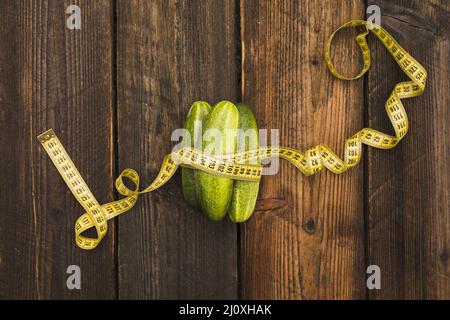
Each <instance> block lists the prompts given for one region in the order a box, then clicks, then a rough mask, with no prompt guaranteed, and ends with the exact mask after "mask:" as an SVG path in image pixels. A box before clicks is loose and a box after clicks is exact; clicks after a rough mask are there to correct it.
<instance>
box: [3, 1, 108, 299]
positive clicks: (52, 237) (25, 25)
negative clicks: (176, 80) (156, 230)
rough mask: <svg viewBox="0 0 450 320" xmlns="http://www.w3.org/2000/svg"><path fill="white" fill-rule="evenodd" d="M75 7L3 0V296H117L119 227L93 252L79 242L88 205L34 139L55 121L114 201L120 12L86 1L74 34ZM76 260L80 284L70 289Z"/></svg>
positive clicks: (104, 195)
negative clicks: (116, 20) (70, 10)
mask: <svg viewBox="0 0 450 320" xmlns="http://www.w3.org/2000/svg"><path fill="white" fill-rule="evenodd" d="M68 5H69V4H68V3H65V2H64V1H59V0H54V1H1V2H0V13H1V17H2V27H1V28H0V43H1V48H0V104H1V107H0V108H1V109H0V127H1V129H2V134H1V138H0V139H1V145H2V148H3V149H2V151H1V155H0V158H1V161H0V170H1V172H2V175H3V176H2V182H3V183H4V184H5V185H4V187H3V188H5V189H2V192H0V203H1V210H0V215H1V218H0V298H16V299H19V298H20V299H24V298H26V299H34V298H39V299H62V298H64V299H66V298H67V299H73V298H114V297H115V283H116V280H115V274H116V269H115V262H114V259H115V258H114V257H115V254H114V252H115V245H114V233H115V232H114V224H113V223H110V224H109V233H108V236H107V238H106V239H105V241H104V242H103V243H102V245H101V246H100V247H99V248H98V249H97V250H95V252H87V251H83V250H80V249H79V248H78V247H77V246H76V245H75V243H74V239H73V237H74V236H73V232H74V222H75V220H76V218H77V217H78V216H79V215H80V214H82V213H83V212H82V209H81V207H80V206H79V205H78V203H76V201H75V199H74V198H73V196H72V195H71V194H70V192H69V191H68V189H67V187H66V185H65V184H64V182H63V181H62V179H61V178H60V176H59V174H58V172H57V171H56V170H55V168H54V166H53V164H52V163H51V162H50V161H49V159H48V157H47V154H46V153H45V151H44V150H43V149H42V148H41V146H40V143H39V142H38V141H37V139H36V136H37V135H38V134H39V133H41V132H43V131H44V130H46V129H48V128H54V129H55V130H56V131H57V132H58V135H59V136H60V138H61V140H62V141H63V143H64V144H65V146H66V147H67V149H68V150H70V154H71V156H72V157H73V160H74V161H75V163H76V165H77V166H78V168H79V170H80V172H81V173H82V174H83V175H84V177H85V179H86V181H87V182H88V184H89V186H90V187H91V188H92V190H93V191H94V193H95V195H96V197H98V199H99V201H102V202H106V201H111V200H112V199H113V192H112V183H113V181H114V180H113V167H114V164H113V161H114V158H113V149H112V140H111V139H112V136H111V132H112V128H113V123H112V109H113V104H112V97H113V92H112V83H113V79H112V76H111V74H112V73H111V71H112V68H113V65H112V59H111V58H112V53H113V52H112V43H113V29H112V12H113V11H112V7H111V5H110V2H109V1H106V0H105V1H90V2H89V3H87V2H83V25H82V28H81V30H75V31H70V30H68V29H67V28H66V15H65V10H66V8H67V7H68ZM99 26H101V27H99ZM73 264H74V265H78V266H80V268H81V270H82V290H68V289H67V287H66V279H67V276H68V275H67V274H66V269H67V267H68V266H69V265H73Z"/></svg>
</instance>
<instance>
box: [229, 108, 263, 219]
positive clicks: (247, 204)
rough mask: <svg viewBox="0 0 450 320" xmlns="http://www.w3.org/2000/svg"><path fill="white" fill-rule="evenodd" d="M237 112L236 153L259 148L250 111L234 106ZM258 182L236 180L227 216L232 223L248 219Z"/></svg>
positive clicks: (253, 119)
mask: <svg viewBox="0 0 450 320" xmlns="http://www.w3.org/2000/svg"><path fill="white" fill-rule="evenodd" d="M236 107H237V109H238V110H239V129H240V131H239V133H240V134H238V144H237V151H238V152H241V151H248V150H254V149H257V148H258V147H259V134H258V125H257V123H256V119H255V116H254V115H253V113H252V111H251V109H250V108H249V107H248V106H246V105H245V104H242V103H238V104H237V105H236ZM258 190H259V181H258V182H250V181H242V180H236V181H235V182H234V188H233V195H232V197H231V202H230V206H229V209H228V216H229V217H230V219H231V220H232V221H233V222H244V221H246V220H247V219H249V218H250V216H251V215H252V213H253V210H254V209H255V205H256V199H257V198H258Z"/></svg>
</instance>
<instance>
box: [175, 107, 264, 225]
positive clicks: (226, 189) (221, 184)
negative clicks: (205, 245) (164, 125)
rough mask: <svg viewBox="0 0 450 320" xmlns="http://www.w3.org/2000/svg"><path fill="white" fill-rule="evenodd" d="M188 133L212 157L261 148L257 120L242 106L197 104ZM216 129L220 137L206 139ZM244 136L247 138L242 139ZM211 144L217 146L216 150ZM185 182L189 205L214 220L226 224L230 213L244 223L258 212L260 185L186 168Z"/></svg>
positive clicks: (192, 144)
mask: <svg viewBox="0 0 450 320" xmlns="http://www.w3.org/2000/svg"><path fill="white" fill-rule="evenodd" d="M199 124H201V125H199ZM185 129H187V130H188V131H189V133H190V136H191V146H196V147H197V146H201V147H202V148H203V151H204V152H206V150H208V149H211V150H213V151H212V152H210V154H211V155H214V154H219V153H221V154H230V153H231V154H232V153H234V152H240V151H248V150H252V149H256V148H258V147H259V140H258V126H257V124H256V119H255V117H254V115H253V113H252V111H251V110H250V108H249V107H248V106H246V105H244V104H242V103H238V104H237V105H234V104H233V103H231V102H229V101H221V102H219V103H217V104H216V105H215V106H214V107H211V106H210V105H209V104H208V103H207V102H203V101H198V102H194V103H193V105H192V106H191V109H190V110H189V113H188V116H187V118H186V122H185ZM212 129H215V130H216V132H218V133H220V134H219V135H216V137H214V139H207V136H206V135H207V134H208V132H211V131H214V130H212ZM238 129H241V130H238ZM243 132H245V133H246V134H245V136H241V135H240V133H243ZM238 133H239V134H238ZM249 133H250V134H249ZM202 134H203V135H202ZM250 136H253V137H255V138H254V139H251V138H249V137H250ZM217 139H220V140H221V141H217ZM211 144H214V147H213V148H211V147H212V146H211ZM218 145H219V148H217V146H218ZM230 146H231V148H230ZM220 149H222V150H220ZM227 149H228V150H227ZM230 149H232V150H230ZM182 182H183V195H184V198H185V200H186V202H187V203H188V204H189V205H190V206H191V207H194V208H200V209H201V210H202V211H203V213H204V214H205V215H206V216H207V217H208V218H210V219H211V220H214V221H219V220H222V219H223V218H224V217H225V215H226V214H227V213H228V216H229V218H230V219H231V220H232V221H233V222H244V221H246V220H248V219H249V218H250V216H251V215H252V213H253V210H254V208H255V204H256V199H257V197H258V189H259V182H249V181H241V180H232V179H229V178H224V177H220V176H216V175H212V174H210V173H206V172H203V171H200V170H195V169H189V168H182Z"/></svg>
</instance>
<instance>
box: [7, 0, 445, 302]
mask: <svg viewBox="0 0 450 320" xmlns="http://www.w3.org/2000/svg"><path fill="white" fill-rule="evenodd" d="M70 4H78V5H79V6H80V7H81V14H82V16H81V18H82V26H81V30H68V29H67V28H66V27H65V21H66V18H67V17H68V15H67V14H65V10H66V8H67V7H68V6H69V5H70ZM370 4H377V5H379V6H380V8H381V12H382V20H381V23H382V26H383V27H385V28H386V29H387V30H388V31H389V32H391V33H392V35H393V36H394V37H395V38H396V39H397V40H398V42H399V43H400V44H401V45H402V46H404V47H405V49H407V50H408V51H410V52H411V53H412V55H413V56H414V57H415V58H416V59H417V60H418V61H420V62H421V63H422V64H423V65H424V66H425V68H426V69H427V71H428V73H429V82H428V86H427V88H426V91H425V93H424V95H422V96H420V97H418V98H414V99H410V100H407V101H405V107H406V110H407V113H408V116H409V119H410V123H411V130H410V132H409V133H408V135H407V136H406V138H405V139H404V140H403V141H402V142H401V143H400V145H399V146H397V147H396V148H395V149H393V150H390V151H383V150H377V149H373V148H370V149H368V148H365V152H364V159H363V161H362V163H360V165H359V166H358V167H356V168H355V169H352V170H351V171H349V172H348V173H345V174H343V175H340V176H336V175H333V174H331V173H330V172H325V171H324V172H321V173H320V174H318V175H315V176H312V177H309V178H305V177H304V176H302V175H301V174H300V173H299V172H297V171H296V169H295V168H294V167H292V166H289V165H288V164H287V163H284V162H282V163H281V168H280V172H279V174H278V175H276V176H270V177H264V178H263V181H262V187H261V191H260V194H259V201H258V205H257V206H258V207H257V210H256V212H255V213H254V215H253V217H252V219H251V220H250V221H249V222H247V223H245V224H242V225H235V224H233V223H231V222H229V221H226V220H225V221H224V222H221V223H213V222H210V221H208V220H207V219H206V218H204V217H203V216H202V215H201V214H200V213H199V212H197V211H195V210H192V209H189V208H187V207H186V206H185V204H184V202H183V199H182V193H181V188H180V185H181V183H180V174H179V173H178V174H177V175H176V176H175V178H174V179H172V181H170V183H169V184H168V185H167V186H165V187H164V188H162V189H159V190H157V191H156V192H153V193H152V194H150V195H145V196H143V197H142V198H141V199H140V201H139V202H138V204H137V206H136V207H135V208H134V209H133V210H132V211H131V212H129V213H127V214H125V215H122V216H120V217H119V218H117V219H115V220H114V221H110V223H109V233H108V235H107V237H106V238H105V240H104V241H103V242H102V244H101V245H100V246H99V247H98V248H97V249H96V250H94V251H92V252H88V251H83V250H81V249H79V248H78V247H77V246H76V245H75V243H74V240H73V225H74V221H75V220H76V218H77V217H78V216H79V215H80V214H81V213H82V211H81V210H82V209H81V207H80V206H79V205H78V204H77V202H76V201H75V199H74V198H73V196H72V195H71V194H70V192H69V191H68V189H67V188H66V186H65V184H64V182H63V181H62V179H61V178H60V176H59V174H58V173H57V171H56V170H55V168H54V167H53V165H52V164H51V162H50V160H49V159H48V157H47V155H46V154H45V152H44V150H43V149H42V148H41V147H40V144H39V142H38V141H37V139H36V136H37V135H38V134H39V133H41V132H42V131H44V130H46V129H48V128H54V129H55V130H56V132H57V133H58V135H59V137H60V139H61V140H62V142H63V143H64V144H65V146H66V148H67V150H68V151H69V153H70V155H71V157H72V159H73V160H74V162H75V163H76V165H77V166H78V168H79V170H80V172H81V173H82V174H83V176H84V178H85V180H86V181H87V182H88V184H89V186H90V187H91V189H92V190H93V192H94V194H95V195H96V197H97V199H98V200H99V201H100V202H102V203H104V202H107V201H111V200H114V199H116V198H117V194H116V193H115V191H114V189H113V181H114V179H115V177H116V176H117V175H118V174H119V173H120V171H121V170H122V169H124V168H126V167H131V168H135V169H136V170H137V171H138V172H140V173H141V174H142V178H143V181H144V182H149V181H151V180H152V179H153V178H154V177H155V175H156V173H157V171H158V168H159V165H160V163H161V160H162V158H163V155H164V154H165V153H167V152H169V151H170V150H171V147H172V145H173V143H171V142H170V134H171V132H172V130H173V129H175V128H178V127H181V126H182V124H183V122H184V118H185V115H186V113H187V111H188V109H189V106H190V104H191V103H192V102H193V101H195V100H200V99H201V100H208V101H210V102H211V103H214V102H217V101H219V100H221V99H228V100H232V101H237V100H243V101H245V102H246V103H248V104H250V105H251V106H252V107H253V109H254V111H255V114H256V117H257V120H258V122H259V126H260V127H261V128H279V129H280V143H281V144H282V145H286V146H290V147H294V148H298V149H300V150H305V149H307V148H308V147H311V146H313V145H315V144H317V143H325V144H328V145H330V146H331V147H332V148H334V150H336V152H337V153H338V154H342V151H343V142H344V140H345V138H346V137H348V136H350V135H351V134H352V133H354V132H355V131H357V130H358V129H360V128H362V127H363V126H372V127H374V128H377V129H381V130H386V131H388V132H391V128H390V125H389V121H388V118H387V116H386V114H385V111H384V102H385V99H386V98H387V96H388V94H389V93H390V92H391V90H392V89H393V87H394V84H395V83H396V82H399V81H402V80H404V79H406V77H405V75H404V74H403V73H402V72H401V71H400V69H399V68H398V66H397V65H396V64H395V62H394V61H393V59H392V58H391V57H390V56H389V54H388V53H387V51H386V50H385V48H384V47H383V46H382V45H380V43H379V42H377V40H376V39H375V38H374V37H373V36H370V37H369V46H370V48H371V52H372V58H373V65H372V68H371V70H370V72H369V73H368V75H366V76H365V77H364V79H360V80H358V81H353V82H343V81H339V80H336V79H334V78H333V77H332V76H331V75H330V73H329V72H328V70H327V67H326V65H325V63H324V59H323V49H324V44H325V41H326V39H327V37H328V36H329V35H330V34H331V32H332V31H333V30H334V29H335V28H336V27H338V26H339V25H341V24H342V23H344V22H346V21H348V20H350V19H364V18H365V11H366V8H367V6H368V5H370ZM449 10H450V6H449V3H448V1H446V0H441V1H439V0H427V1H420V0H416V1H406V0H404V1H389V0H369V1H362V0H354V1H343V0H342V1H331V0H330V1H323V0H316V1H311V0H308V1H306V0H302V1H294V0H286V1H262V0H261V1H257V0H241V1H239V0H232V1H207V0H203V1H201V0H198V1H194V0H189V1H175V0H170V1H166V0H164V1H163V0H161V1H157V0H146V1H144V0H141V1H125V0H123V1H122V0H116V1H107V0H91V1H85V0H83V1H82V0H78V1H75V0H71V1H68V0H64V1H62V0H52V1H38V0H21V1H14V0H5V1H1V2H0V16H1V20H2V26H1V28H0V128H1V133H2V134H1V136H0V145H1V146H2V150H1V152H0V172H1V173H2V178H1V181H2V184H3V186H2V190H1V192H0V298H3V299H5V298H13V299H61V298H64V299H80V298H86V299H91V298H98V299H116V298H121V299H135V298H137V299H156V298H175V299H177V298H191V299H196V298H205V299H218V298H224V299H235V298H248V299H366V298H368V299H388V298H397V299H413V298H418V299H422V298H424V299H433V298H438V299H444V298H447V299H449V298H450V209H449V208H450V205H449V190H450V175H449V168H450V163H449V145H450V140H449V134H450V130H449V125H448V121H449V120H450V117H449V108H448V107H449V98H448V97H449V95H448V92H449V89H450V84H449V77H448V75H449V66H448V65H449V60H450V59H449V52H450V50H449V34H450V32H449V25H448V21H449V17H450V13H449ZM353 35H354V33H352V32H351V31H350V32H343V33H342V34H340V35H339V36H338V39H336V41H335V45H334V48H333V50H334V52H335V54H334V56H335V61H336V63H337V64H339V69H340V70H344V72H345V73H351V72H355V71H356V70H357V67H358V65H357V61H359V52H358V50H357V47H356V46H355V45H354V43H353V44H352V41H353V40H352V39H353V38H352V36H353ZM72 264H76V265H79V266H80V267H81V271H82V289H81V290H68V289H67V288H66V278H67V276H68V275H67V274H66V268H67V266H69V265H72ZM371 264H376V265H379V266H380V268H381V286H382V289H381V290H367V289H366V285H365V280H366V267H367V266H368V265H371Z"/></svg>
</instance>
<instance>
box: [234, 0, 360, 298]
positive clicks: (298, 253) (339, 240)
mask: <svg viewBox="0 0 450 320" xmlns="http://www.w3.org/2000/svg"><path fill="white" fill-rule="evenodd" d="M241 8H242V11H241V19H242V20H241V21H242V38H243V48H242V49H243V50H242V52H243V59H242V60H243V68H242V72H243V77H242V78H243V81H244V82H243V99H244V101H245V102H246V103H248V104H250V105H251V106H253V108H254V110H255V112H256V117H257V120H258V121H259V126H260V127H262V128H279V130H280V131H279V132H280V144H281V145H283V146H290V147H293V148H296V149H299V150H306V149H307V148H310V147H312V146H315V145H317V144H319V143H325V144H327V145H329V146H330V147H332V148H333V149H334V150H335V151H336V152H337V153H338V154H341V155H342V152H343V143H344V141H345V139H346V138H347V137H348V136H350V135H351V134H353V133H354V132H356V131H357V130H358V129H359V128H361V127H362V125H363V114H364V108H363V106H364V95H363V82H362V81H357V82H352V83H345V82H342V81H338V80H336V79H335V78H333V76H332V75H331V74H330V73H329V72H328V69H327V67H326V64H325V62H324V59H323V49H324V45H325V41H326V40H327V38H328V37H329V35H330V34H331V33H332V32H333V31H334V29H335V28H336V27H338V26H339V25H341V24H342V23H344V22H346V21H348V20H350V19H352V18H355V17H360V16H361V12H364V5H363V2H362V1H360V2H352V3H350V2H338V3H336V2H333V1H329V2H327V1H300V2H298V1H281V2H276V3H275V2H265V3H264V4H262V3H261V2H260V1H243V2H242V6H241ZM350 38H351V37H348V39H347V40H348V41H337V42H336V45H335V46H334V49H333V50H335V52H339V53H338V54H336V56H337V57H338V56H343V57H345V58H343V59H337V60H336V64H337V65H339V69H340V70H345V72H351V71H352V68H351V66H352V65H353V64H354V61H355V59H358V54H359V53H358V49H357V47H356V46H353V47H352V46H351V44H350V41H349V39H350ZM341 40H342V39H341ZM344 40H345V39H344ZM325 171H326V170H324V172H321V173H319V174H317V175H315V176H312V177H309V178H305V177H304V176H302V175H301V174H300V172H298V171H297V170H296V169H295V168H294V167H293V166H291V165H289V164H288V163H286V162H282V163H281V165H280V170H279V173H278V175H276V176H273V177H264V180H263V182H262V188H261V192H260V199H259V202H258V206H259V207H261V210H259V211H257V212H255V214H254V215H255V216H254V217H253V219H252V220H250V221H249V222H248V223H247V224H245V225H244V226H243V227H242V231H243V234H242V242H241V247H242V252H243V255H242V270H243V271H242V286H243V297H245V298H252V299H268V298H280V299H327V298H328V299H332V298H341V299H342V298H358V299H361V298H364V297H365V281H364V277H365V271H364V210H363V166H359V167H357V168H356V169H353V170H351V171H350V172H348V173H346V174H344V175H341V176H336V175H333V174H331V173H330V172H325Z"/></svg>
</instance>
